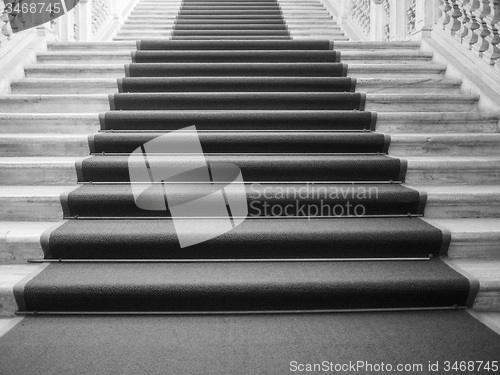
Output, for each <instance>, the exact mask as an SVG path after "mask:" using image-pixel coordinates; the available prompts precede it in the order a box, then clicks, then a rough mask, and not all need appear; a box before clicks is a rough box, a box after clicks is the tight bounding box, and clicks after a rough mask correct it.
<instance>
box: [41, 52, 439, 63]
mask: <svg viewBox="0 0 500 375" xmlns="http://www.w3.org/2000/svg"><path fill="white" fill-rule="evenodd" d="M341 59H342V62H345V63H347V64H349V63H351V64H390V63H395V62H397V63H398V64H405V63H407V64H413V63H415V62H417V61H418V62H425V61H429V58H428V57H426V56H418V55H416V56H400V57H397V56H391V57H384V56H381V55H375V56H366V57H365V58H358V57H350V56H348V55H342V56H341ZM37 60H38V63H41V64H82V63H86V62H88V63H90V64H129V63H131V62H132V59H131V57H130V55H129V54H127V55H125V54H124V55H119V56H115V55H108V56H106V55H100V56H99V55H95V56H92V55H90V56H85V55H77V54H72V55H39V56H38V58H37Z"/></svg>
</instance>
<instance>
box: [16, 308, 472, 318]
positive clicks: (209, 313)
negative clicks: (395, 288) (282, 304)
mask: <svg viewBox="0 0 500 375" xmlns="http://www.w3.org/2000/svg"><path fill="white" fill-rule="evenodd" d="M465 309H468V307H467V306H444V307H443V306H441V307H409V308H386V309H335V310H269V311H266V310H260V311H259V310H251V311H119V312H113V311H16V315H113V316H119V315H263V314H287V315H288V314H331V313H359V312H367V313H368V312H404V311H436V310H465Z"/></svg>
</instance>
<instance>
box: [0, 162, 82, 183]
mask: <svg viewBox="0 0 500 375" xmlns="http://www.w3.org/2000/svg"><path fill="white" fill-rule="evenodd" d="M77 159H81V158H77V157H0V185H4V186H8V185H21V186H26V185H37V186H41V185H73V184H75V183H76V169H75V161H76V160H77Z"/></svg>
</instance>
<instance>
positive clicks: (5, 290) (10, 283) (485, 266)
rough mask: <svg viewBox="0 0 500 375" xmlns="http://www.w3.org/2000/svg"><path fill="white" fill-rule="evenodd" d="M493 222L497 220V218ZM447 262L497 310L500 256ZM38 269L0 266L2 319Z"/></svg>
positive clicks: (480, 301)
mask: <svg viewBox="0 0 500 375" xmlns="http://www.w3.org/2000/svg"><path fill="white" fill-rule="evenodd" d="M478 221H480V220H478ZM496 224H497V225H498V224H500V222H499V221H497V222H496ZM38 243H39V242H38ZM452 243H453V232H452ZM38 246H39V245H38ZM448 262H449V264H450V265H451V266H453V267H455V268H456V269H457V270H459V271H462V272H464V271H465V272H466V273H467V274H469V275H471V276H472V277H475V278H476V279H478V280H479V284H480V288H479V293H478V295H477V297H476V299H475V301H474V309H475V310H478V311H489V312H493V311H500V274H499V273H498V269H499V267H500V259H493V260H491V259H484V260H481V259H452V260H449V261H448ZM41 269H42V266H41V265H40V264H36V263H32V264H3V265H0V293H1V294H0V301H2V304H1V306H2V309H1V310H0V316H2V317H4V318H6V317H12V316H14V311H15V310H16V309H17V306H16V303H15V299H14V295H13V292H12V291H13V288H14V285H15V284H16V283H17V282H19V281H20V280H22V279H23V278H24V277H25V276H26V275H28V274H30V273H34V272H35V273H36V272H39V271H41Z"/></svg>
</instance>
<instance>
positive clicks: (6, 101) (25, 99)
mask: <svg viewBox="0 0 500 375" xmlns="http://www.w3.org/2000/svg"><path fill="white" fill-rule="evenodd" d="M0 108H2V111H4V112H27V111H33V112H44V113H48V112H65V113H82V112H83V113H85V112H89V111H90V112H103V111H108V110H109V108H110V107H109V101H108V97H107V95H90V94H87V95H31V94H30V95H0Z"/></svg>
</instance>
